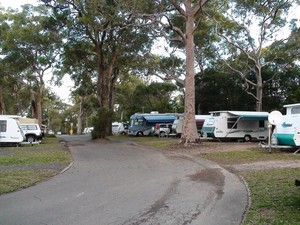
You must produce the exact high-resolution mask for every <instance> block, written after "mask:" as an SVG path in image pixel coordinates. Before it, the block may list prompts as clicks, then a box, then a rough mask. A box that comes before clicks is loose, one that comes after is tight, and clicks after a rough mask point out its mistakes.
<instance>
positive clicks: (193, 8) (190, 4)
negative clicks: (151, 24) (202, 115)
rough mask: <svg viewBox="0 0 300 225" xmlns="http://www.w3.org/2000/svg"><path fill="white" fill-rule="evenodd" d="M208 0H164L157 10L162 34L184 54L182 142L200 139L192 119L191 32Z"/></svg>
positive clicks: (193, 74)
mask: <svg viewBox="0 0 300 225" xmlns="http://www.w3.org/2000/svg"><path fill="white" fill-rule="evenodd" d="M207 2H208V0H200V1H192V0H182V1H176V0H167V1H165V2H164V3H163V6H164V7H163V8H162V11H161V12H158V13H159V14H158V16H160V18H159V23H160V25H161V27H162V28H163V30H162V31H163V33H164V35H165V36H166V37H167V39H168V40H169V41H170V42H171V43H177V46H179V47H181V48H184V53H185V78H184V84H185V103H184V122H183V130H182V136H181V142H182V143H184V144H185V145H188V144H190V143H197V142H199V141H200V138H199V135H198V132H197V127H196V121H195V78H194V77H195V54H194V49H195V44H194V35H195V31H196V30H197V29H201V27H198V26H200V25H201V23H200V21H199V18H200V17H199V15H200V13H201V12H202V11H203V7H204V5H205V4H206V3H207Z"/></svg>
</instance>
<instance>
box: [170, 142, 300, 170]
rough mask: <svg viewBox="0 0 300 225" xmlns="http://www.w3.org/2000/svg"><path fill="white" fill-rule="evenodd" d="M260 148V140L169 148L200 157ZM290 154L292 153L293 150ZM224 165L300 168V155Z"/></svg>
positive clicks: (245, 167) (249, 168)
mask: <svg viewBox="0 0 300 225" xmlns="http://www.w3.org/2000/svg"><path fill="white" fill-rule="evenodd" d="M259 148H260V147H259V143H258V142H202V143H200V144H199V145H198V146H190V147H183V146H182V145H178V144H173V145H171V146H169V147H168V148H167V150H168V151H176V152H178V153H180V154H184V155H190V156H192V157H198V156H199V155H201V154H209V153H212V152H228V151H249V150H254V149H259ZM262 151H263V150H262ZM284 153H286V152H284ZM290 154H292V152H291V153H290ZM223 166H224V167H226V168H228V169H232V170H234V171H245V170H264V169H272V168H299V167H300V159H299V157H295V160H267V161H256V162H251V163H243V164H235V165H223Z"/></svg>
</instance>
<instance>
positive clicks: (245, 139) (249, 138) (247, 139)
mask: <svg viewBox="0 0 300 225" xmlns="http://www.w3.org/2000/svg"><path fill="white" fill-rule="evenodd" d="M251 139H252V138H251V136H250V135H246V136H245V137H244V141H245V142H249V141H251Z"/></svg>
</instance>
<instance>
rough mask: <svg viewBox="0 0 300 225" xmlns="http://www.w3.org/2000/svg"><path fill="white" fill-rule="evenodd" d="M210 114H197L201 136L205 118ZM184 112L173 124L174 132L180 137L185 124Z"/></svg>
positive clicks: (197, 123)
mask: <svg viewBox="0 0 300 225" xmlns="http://www.w3.org/2000/svg"><path fill="white" fill-rule="evenodd" d="M208 117H209V115H195V120H196V126H197V131H198V133H199V136H202V127H203V124H204V121H205V119H207V118H208ZM183 118H184V117H183V114H182V115H178V116H177V117H176V119H175V120H174V122H173V124H172V134H175V135H176V136H177V137H180V136H181V134H182V125H183Z"/></svg>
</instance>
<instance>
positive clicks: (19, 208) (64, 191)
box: [0, 136, 247, 225]
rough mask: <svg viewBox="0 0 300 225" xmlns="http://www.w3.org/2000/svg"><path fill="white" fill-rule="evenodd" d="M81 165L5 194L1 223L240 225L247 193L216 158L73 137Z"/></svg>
mask: <svg viewBox="0 0 300 225" xmlns="http://www.w3.org/2000/svg"><path fill="white" fill-rule="evenodd" d="M65 138H66V139H67V138H68V140H69V141H70V142H68V143H69V146H70V150H71V152H72V155H73V157H74V164H73V165H72V166H71V168H70V169H69V170H67V171H66V172H64V173H62V174H60V175H58V176H56V177H54V178H52V179H50V180H49V181H46V182H43V183H40V184H38V185H35V186H33V187H30V188H27V189H24V190H21V191H17V192H14V193H10V194H6V195H2V196H0V224H1V225H133V224H135V225H140V224H142V225H168V224H169V225H187V224H192V225H194V224H195V225H202V224H205V225H227V224H228V225H234V224H240V223H241V221H242V216H243V213H244V210H245V208H246V206H247V192H246V189H245V186H244V185H243V183H242V182H241V181H240V180H239V179H238V178H237V177H236V176H234V175H233V174H231V173H229V172H228V171H226V170H224V169H222V168H220V167H219V166H218V165H215V164H213V163H211V162H208V161H206V160H201V159H194V158H191V157H188V156H183V155H179V154H176V153H164V152H161V151H158V150H155V149H151V148H145V147H141V146H138V145H136V144H134V143H130V142H124V141H121V142H117V141H114V142H105V143H103V142H101V143H99V142H98V143H95V142H92V141H89V140H88V138H87V136H66V137H65Z"/></svg>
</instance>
